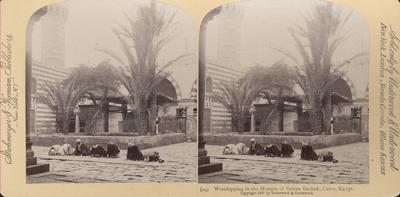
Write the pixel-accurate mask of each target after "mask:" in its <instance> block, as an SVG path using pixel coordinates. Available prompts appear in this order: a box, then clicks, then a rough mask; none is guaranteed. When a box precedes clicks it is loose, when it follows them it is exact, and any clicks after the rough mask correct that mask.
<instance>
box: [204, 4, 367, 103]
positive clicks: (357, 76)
mask: <svg viewBox="0 0 400 197" xmlns="http://www.w3.org/2000/svg"><path fill="white" fill-rule="evenodd" d="M319 3H321V1H319V0H248V1H242V2H239V3H233V4H232V5H234V6H235V7H236V8H238V9H239V10H240V11H241V14H240V15H241V20H235V22H234V23H235V24H236V28H235V29H237V31H239V34H240V35H241V36H240V38H239V39H235V40H231V42H235V43H237V42H239V46H240V49H239V50H240V56H241V60H240V61H241V63H240V68H241V69H244V70H245V69H246V68H248V67H250V66H254V65H256V64H260V65H265V66H269V65H272V64H273V63H274V62H276V61H278V60H281V59H283V60H284V61H285V62H286V63H287V64H289V65H293V64H294V63H293V62H292V61H290V59H288V58H287V57H286V56H285V55H283V54H282V53H281V52H278V51H277V50H275V48H279V49H283V50H285V51H288V52H290V53H292V54H295V55H296V54H297V50H296V49H295V47H294V46H295V45H294V40H293V38H292V37H291V35H290V34H289V32H288V29H289V28H291V27H293V26H294V25H302V24H304V19H303V16H309V15H310V14H311V13H312V11H313V8H314V6H315V5H318V4H319ZM335 7H336V8H337V9H340V10H341V11H342V13H343V15H347V13H349V12H352V15H351V18H350V19H349V20H348V22H347V24H346V25H345V26H344V28H343V31H348V32H349V34H348V37H347V39H346V40H345V42H343V43H342V45H341V46H340V47H338V49H337V50H336V52H335V54H334V57H333V60H334V61H335V62H342V60H344V59H347V58H349V57H351V56H353V55H355V54H358V53H364V52H369V27H368V24H367V22H366V20H365V19H364V18H363V17H362V16H361V15H360V14H359V13H358V12H357V11H356V10H353V9H352V8H350V7H347V6H343V5H339V4H335ZM218 20H220V19H219V18H218V17H214V19H213V21H211V22H210V23H209V24H210V25H209V26H208V27H207V45H206V46H207V47H206V48H207V51H208V56H209V57H210V58H217V56H218V53H217V49H218V34H217V29H218V25H219V23H221V21H218ZM368 62H369V58H368V56H364V57H362V58H359V59H357V60H355V61H353V62H352V64H351V65H349V66H346V67H345V68H344V69H342V72H345V73H346V74H347V75H348V77H349V78H350V79H352V81H353V83H354V85H355V86H356V87H358V88H357V97H360V96H361V97H362V96H363V95H365V88H366V86H367V83H368V73H369V72H368V66H369V63H368Z"/></svg>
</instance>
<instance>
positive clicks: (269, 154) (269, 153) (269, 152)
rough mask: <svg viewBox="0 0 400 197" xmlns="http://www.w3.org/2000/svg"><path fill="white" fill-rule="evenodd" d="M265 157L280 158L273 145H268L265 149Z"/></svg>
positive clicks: (277, 150) (278, 151)
mask: <svg viewBox="0 0 400 197" xmlns="http://www.w3.org/2000/svg"><path fill="white" fill-rule="evenodd" d="M265 156H267V157H280V156H281V151H280V150H279V148H278V147H277V146H275V145H274V144H268V145H267V146H266V147H265Z"/></svg>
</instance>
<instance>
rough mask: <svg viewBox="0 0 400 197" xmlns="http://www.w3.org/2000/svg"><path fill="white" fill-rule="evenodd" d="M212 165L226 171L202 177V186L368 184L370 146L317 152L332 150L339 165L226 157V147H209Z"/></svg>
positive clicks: (297, 153) (297, 154)
mask: <svg viewBox="0 0 400 197" xmlns="http://www.w3.org/2000/svg"><path fill="white" fill-rule="evenodd" d="M206 149H207V151H208V155H209V156H210V157H211V162H220V163H223V171H221V172H216V173H210V174H204V175H199V182H200V183H303V184H308V183H314V184H325V183H336V184H365V183H368V169H369V167H368V160H369V159H368V143H362V142H360V143H355V144H348V145H341V146H335V147H329V148H324V149H319V150H316V151H317V152H319V151H322V150H330V151H332V152H333V153H334V156H335V158H336V159H338V160H339V162H338V163H331V162H318V161H304V160H300V150H295V152H294V154H293V157H292V158H271V157H265V156H251V155H223V154H222V150H223V146H214V145H206Z"/></svg>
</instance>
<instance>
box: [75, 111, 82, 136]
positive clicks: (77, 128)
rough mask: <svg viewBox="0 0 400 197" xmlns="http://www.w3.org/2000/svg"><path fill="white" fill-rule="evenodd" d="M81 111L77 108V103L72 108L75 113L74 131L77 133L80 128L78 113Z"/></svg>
mask: <svg viewBox="0 0 400 197" xmlns="http://www.w3.org/2000/svg"><path fill="white" fill-rule="evenodd" d="M80 112H81V111H80V110H79V105H77V106H76V107H75V108H74V114H75V133H79V130H80V129H81V126H80V120H79V113H80Z"/></svg>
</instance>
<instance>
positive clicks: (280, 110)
mask: <svg viewBox="0 0 400 197" xmlns="http://www.w3.org/2000/svg"><path fill="white" fill-rule="evenodd" d="M284 113H285V105H284V101H283V99H281V98H279V99H278V127H279V131H280V132H283V121H284V120H283V116H284Z"/></svg>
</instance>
